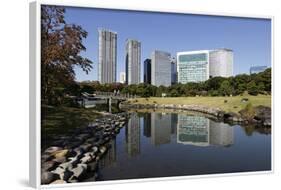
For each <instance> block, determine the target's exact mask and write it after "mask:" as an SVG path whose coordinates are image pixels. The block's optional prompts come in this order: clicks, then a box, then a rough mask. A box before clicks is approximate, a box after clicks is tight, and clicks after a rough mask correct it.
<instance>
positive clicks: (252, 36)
mask: <svg viewBox="0 0 281 190" xmlns="http://www.w3.org/2000/svg"><path fill="white" fill-rule="evenodd" d="M65 19H66V22H67V23H73V24H78V25H81V26H82V28H83V29H85V30H86V31H87V32H88V37H87V38H86V39H85V40H84V41H83V43H84V45H85V46H86V48H87V50H86V51H85V52H83V53H81V54H82V55H84V56H85V57H87V58H89V59H90V60H92V61H93V63H94V64H93V69H92V71H91V72H90V73H89V74H88V75H87V74H86V73H84V72H83V71H82V70H81V69H79V68H75V72H76V80H78V81H83V80H97V68H98V28H106V29H110V30H113V31H115V32H117V79H118V80H119V73H120V72H122V71H125V41H126V39H127V38H133V39H137V40H139V41H141V46H142V47H141V51H142V52H141V60H142V70H143V61H144V60H145V59H146V58H149V57H150V54H151V52H152V51H153V50H155V49H158V50H163V51H167V52H170V53H171V54H172V56H174V57H175V56H176V52H178V51H189V50H206V49H216V48H222V47H224V48H230V49H232V50H233V51H234V74H235V75H236V74H240V73H249V68H250V67H251V66H257V65H266V66H268V67H270V66H271V21H270V20H269V19H253V18H237V17H219V16H206V15H192V14H167V13H156V12H140V11H138V12H137V11H121V10H107V9H92V8H74V7H67V8H66V13H65ZM142 72H143V71H142ZM141 76H142V75H141Z"/></svg>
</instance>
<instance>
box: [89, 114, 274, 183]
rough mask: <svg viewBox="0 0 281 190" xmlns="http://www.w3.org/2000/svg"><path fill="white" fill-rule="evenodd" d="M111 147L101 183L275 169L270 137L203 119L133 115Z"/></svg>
mask: <svg viewBox="0 0 281 190" xmlns="http://www.w3.org/2000/svg"><path fill="white" fill-rule="evenodd" d="M111 143H112V148H111V149H110V150H109V152H108V154H107V155H106V156H105V157H104V159H103V160H102V161H101V162H100V179H99V180H115V179H132V178H147V177H168V176H182V175H198V174H214V173H227V172H246V171H263V170H270V169H271V135H270V134H265V133H262V131H256V130H253V129H252V130H250V131H249V130H246V129H245V128H244V127H241V126H237V125H236V126H229V125H228V124H225V123H218V122H215V121H212V120H210V119H208V118H206V117H204V116H200V115H195V116H194V115H188V114H184V113H181V114H176V113H155V112H153V113H138V114H137V113H134V114H132V116H131V118H130V120H129V122H128V124H127V126H126V127H124V128H123V129H122V130H121V131H120V134H119V135H118V136H117V137H116V139H115V140H113V141H112V142H111ZM88 181H91V179H88Z"/></svg>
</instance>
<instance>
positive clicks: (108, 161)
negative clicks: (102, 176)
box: [100, 139, 116, 168]
mask: <svg viewBox="0 0 281 190" xmlns="http://www.w3.org/2000/svg"><path fill="white" fill-rule="evenodd" d="M109 144H110V146H111V147H110V148H109V149H108V151H107V153H106V154H105V155H104V157H103V158H102V159H101V160H100V166H101V167H102V168H103V167H109V166H112V165H113V164H114V163H115V162H116V140H115V139H112V140H111V141H110V142H109Z"/></svg>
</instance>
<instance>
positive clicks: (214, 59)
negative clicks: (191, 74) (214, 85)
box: [209, 49, 233, 77]
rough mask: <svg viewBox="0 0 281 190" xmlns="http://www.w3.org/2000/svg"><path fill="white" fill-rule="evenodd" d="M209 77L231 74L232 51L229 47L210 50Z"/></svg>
mask: <svg viewBox="0 0 281 190" xmlns="http://www.w3.org/2000/svg"><path fill="white" fill-rule="evenodd" d="M209 54H210V55H209V62H210V64H209V65H210V67H209V68H210V77H218V76H220V77H231V76H233V51H232V50H231V49H216V50H210V53H209Z"/></svg>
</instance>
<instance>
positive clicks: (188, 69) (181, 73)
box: [177, 50, 209, 84]
mask: <svg viewBox="0 0 281 190" xmlns="http://www.w3.org/2000/svg"><path fill="white" fill-rule="evenodd" d="M177 73H178V82H179V83H182V84H185V83H188V82H202V81H205V80H208V79H209V51H208V50H201V51H189V52H179V53H177Z"/></svg>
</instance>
